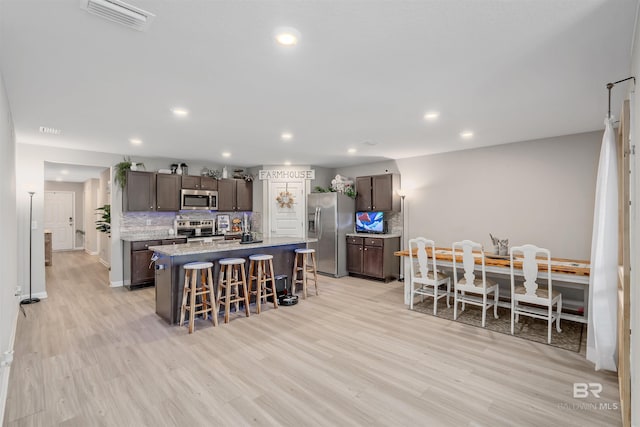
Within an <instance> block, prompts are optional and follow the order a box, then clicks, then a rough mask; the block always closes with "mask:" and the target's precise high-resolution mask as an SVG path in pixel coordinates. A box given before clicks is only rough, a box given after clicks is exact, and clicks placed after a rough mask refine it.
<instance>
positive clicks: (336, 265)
mask: <svg viewBox="0 0 640 427" xmlns="http://www.w3.org/2000/svg"><path fill="white" fill-rule="evenodd" d="M355 208H356V204H355V200H353V199H352V198H350V197H348V196H345V195H344V194H341V193H311V194H309V195H308V197H307V216H308V220H307V237H309V238H315V239H318V242H317V243H309V247H311V248H313V249H315V250H316V261H317V263H318V272H319V273H323V274H327V275H330V276H333V277H342V276H346V275H347V274H348V272H347V233H353V223H354V215H355Z"/></svg>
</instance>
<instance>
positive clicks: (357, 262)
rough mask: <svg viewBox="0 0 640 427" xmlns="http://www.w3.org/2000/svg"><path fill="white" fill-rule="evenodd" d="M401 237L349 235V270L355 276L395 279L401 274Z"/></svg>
mask: <svg viewBox="0 0 640 427" xmlns="http://www.w3.org/2000/svg"><path fill="white" fill-rule="evenodd" d="M398 250H400V238H399V237H387V238H381V237H359V236H347V270H348V271H349V274H351V275H354V276H366V277H372V278H375V279H382V280H394V279H397V278H398V277H399V276H400V260H399V258H398V257H397V256H395V255H394V252H396V251H398Z"/></svg>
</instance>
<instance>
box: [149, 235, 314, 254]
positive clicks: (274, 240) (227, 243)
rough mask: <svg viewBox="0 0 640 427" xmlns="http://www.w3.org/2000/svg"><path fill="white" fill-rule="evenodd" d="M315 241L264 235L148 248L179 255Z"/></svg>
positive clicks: (161, 252)
mask: <svg viewBox="0 0 640 427" xmlns="http://www.w3.org/2000/svg"><path fill="white" fill-rule="evenodd" d="M317 241H318V239H305V238H302V237H265V238H264V239H263V241H262V242H259V243H240V241H239V240H221V241H216V242H211V243H204V242H196V243H184V244H179V245H165V246H150V247H149V250H152V251H154V252H158V253H159V254H163V255H168V256H181V255H194V254H204V253H212V252H227V251H237V250H242V249H258V248H267V247H272V246H285V245H297V244H302V243H313V242H317Z"/></svg>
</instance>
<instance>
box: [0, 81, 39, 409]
mask: <svg viewBox="0 0 640 427" xmlns="http://www.w3.org/2000/svg"><path fill="white" fill-rule="evenodd" d="M15 146H16V143H15V136H14V132H13V119H12V118H11V110H10V108H9V101H8V99H7V94H6V91H5V87H4V80H3V78H2V74H1V73H0V182H1V183H2V184H1V186H0V198H1V199H2V203H0V235H1V236H2V238H1V239H0V271H1V272H2V280H0V353H4V352H5V351H8V350H11V349H13V339H14V334H15V326H16V323H17V318H16V316H17V313H18V299H17V298H16V297H15V296H14V293H15V290H16V286H18V285H21V286H22V287H23V288H26V284H27V281H25V280H22V281H20V282H19V283H18V281H17V271H18V260H17V241H18V232H17V230H16V225H17V226H18V227H19V230H20V237H21V238H22V239H24V238H25V237H26V238H28V235H29V230H28V222H29V220H28V215H29V210H28V207H27V209H26V210H25V203H24V201H26V200H27V199H28V198H29V197H28V195H27V191H28V189H26V188H25V189H24V191H23V190H22V189H21V191H20V198H21V200H22V202H23V203H21V205H20V212H19V215H20V218H21V221H20V222H18V221H17V217H16V174H15V170H16V169H15ZM27 205H28V204H27ZM25 215H26V217H27V219H26V221H25V220H24V218H25ZM43 263H44V260H43ZM27 265H28V264H27ZM27 280H28V276H27ZM8 384H9V368H8V367H6V366H0V420H2V419H4V408H5V403H6V398H7V386H8Z"/></svg>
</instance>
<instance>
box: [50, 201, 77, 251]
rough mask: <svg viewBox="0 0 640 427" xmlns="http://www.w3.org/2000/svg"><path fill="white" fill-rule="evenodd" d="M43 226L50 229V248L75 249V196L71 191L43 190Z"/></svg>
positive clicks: (58, 249)
mask: <svg viewBox="0 0 640 427" xmlns="http://www.w3.org/2000/svg"><path fill="white" fill-rule="evenodd" d="M44 206H45V209H44V228H45V229H47V230H49V231H51V236H52V244H51V246H52V249H53V250H54V251H70V250H72V249H75V241H74V240H75V239H74V236H75V231H76V226H75V220H74V218H75V210H76V207H75V206H76V204H75V196H74V193H73V192H71V191H45V193H44Z"/></svg>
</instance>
